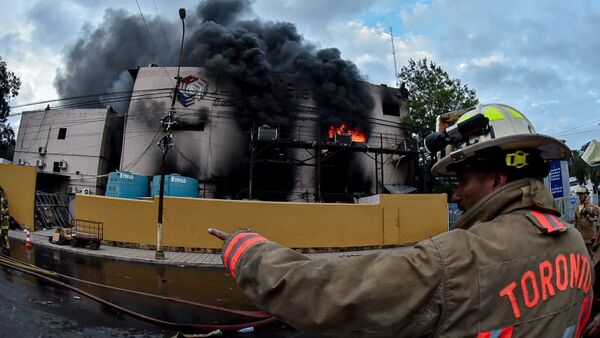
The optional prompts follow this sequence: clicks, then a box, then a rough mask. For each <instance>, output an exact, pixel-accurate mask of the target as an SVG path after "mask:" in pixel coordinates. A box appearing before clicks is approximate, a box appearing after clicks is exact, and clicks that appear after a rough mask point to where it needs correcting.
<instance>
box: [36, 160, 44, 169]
mask: <svg viewBox="0 0 600 338" xmlns="http://www.w3.org/2000/svg"><path fill="white" fill-rule="evenodd" d="M35 166H36V167H38V168H40V169H44V167H45V166H46V162H44V160H36V161H35Z"/></svg>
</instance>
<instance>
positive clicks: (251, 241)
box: [229, 236, 267, 278]
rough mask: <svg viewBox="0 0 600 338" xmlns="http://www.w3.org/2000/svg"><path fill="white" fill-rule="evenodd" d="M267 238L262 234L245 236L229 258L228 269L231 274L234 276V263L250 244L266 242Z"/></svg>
mask: <svg viewBox="0 0 600 338" xmlns="http://www.w3.org/2000/svg"><path fill="white" fill-rule="evenodd" d="M266 241H267V239H266V238H264V237H262V236H257V237H252V238H245V239H244V242H243V243H241V245H240V246H239V248H237V249H236V250H235V251H234V254H233V257H232V258H231V262H230V263H229V271H230V272H231V276H232V277H233V278H235V265H236V264H237V262H238V260H239V259H240V257H241V256H242V255H243V254H244V252H246V250H248V248H250V247H251V246H252V245H254V244H256V243H261V242H266Z"/></svg>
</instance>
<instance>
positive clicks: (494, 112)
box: [483, 106, 504, 121]
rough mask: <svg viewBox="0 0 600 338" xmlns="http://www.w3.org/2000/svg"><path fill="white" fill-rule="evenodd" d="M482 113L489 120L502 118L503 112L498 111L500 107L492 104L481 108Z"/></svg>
mask: <svg viewBox="0 0 600 338" xmlns="http://www.w3.org/2000/svg"><path fill="white" fill-rule="evenodd" d="M483 115H484V116H485V117H487V118H488V119H489V120H490V121H495V120H504V114H503V113H502V111H500V109H498V108H496V107H494V106H490V107H485V108H484V109H483Z"/></svg>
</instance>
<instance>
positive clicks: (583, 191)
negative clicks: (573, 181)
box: [575, 185, 590, 195]
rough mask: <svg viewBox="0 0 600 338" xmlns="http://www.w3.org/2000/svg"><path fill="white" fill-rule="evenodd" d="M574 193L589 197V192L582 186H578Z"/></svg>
mask: <svg viewBox="0 0 600 338" xmlns="http://www.w3.org/2000/svg"><path fill="white" fill-rule="evenodd" d="M575 193H576V194H578V195H579V194H582V195H589V194H590V192H589V190H588V189H587V188H586V187H584V186H582V185H581V186H579V187H577V190H576V191H575Z"/></svg>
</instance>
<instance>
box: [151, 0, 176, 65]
mask: <svg viewBox="0 0 600 338" xmlns="http://www.w3.org/2000/svg"><path fill="white" fill-rule="evenodd" d="M152 2H153V3H154V12H155V13H156V19H157V20H158V25H159V26H160V31H161V32H162V35H163V38H164V39H165V44H166V45H167V49H168V50H169V54H171V58H172V59H173V61H175V60H176V59H175V55H173V51H172V50H171V46H170V45H169V40H168V39H167V34H166V33H165V29H164V28H163V24H162V20H161V19H160V13H158V8H157V7H156V1H155V0H152Z"/></svg>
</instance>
